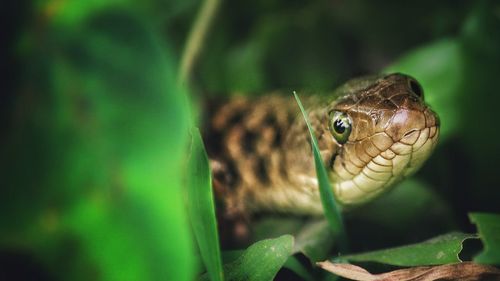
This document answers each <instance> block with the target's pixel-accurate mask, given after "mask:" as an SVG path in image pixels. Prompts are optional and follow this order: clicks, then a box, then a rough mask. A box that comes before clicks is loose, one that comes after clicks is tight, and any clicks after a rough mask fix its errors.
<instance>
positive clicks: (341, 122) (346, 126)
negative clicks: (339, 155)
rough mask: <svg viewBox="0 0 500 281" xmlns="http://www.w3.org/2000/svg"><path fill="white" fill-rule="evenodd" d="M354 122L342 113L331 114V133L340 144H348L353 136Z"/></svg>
mask: <svg viewBox="0 0 500 281" xmlns="http://www.w3.org/2000/svg"><path fill="white" fill-rule="evenodd" d="M351 129H352V121H351V118H350V117H349V116H348V115H347V114H345V113H344V112H340V111H332V112H331V113H330V131H331V133H332V135H333V137H334V138H335V140H337V142H338V143H339V144H344V143H346V142H347V139H348V138H349V135H350V134H351Z"/></svg>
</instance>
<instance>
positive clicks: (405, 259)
mask: <svg viewBox="0 0 500 281" xmlns="http://www.w3.org/2000/svg"><path fill="white" fill-rule="evenodd" d="M475 237H476V236H475V235H473V234H466V233H459V232H454V233H449V234H444V235H441V236H437V237H435V238H432V239H430V240H427V241H424V242H421V243H417V244H411V245H407V246H401V247H396V248H390V249H385V250H378V251H373V252H368V253H361V254H354V255H346V256H342V258H343V259H344V260H349V261H357V262H368V261H370V262H378V263H385V264H392V265H398V266H418V265H436V264H446V263H454V262H460V261H461V260H460V259H459V257H458V254H459V253H460V251H462V247H463V246H462V243H463V241H465V240H466V239H470V238H475Z"/></svg>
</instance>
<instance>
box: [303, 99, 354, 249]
mask: <svg viewBox="0 0 500 281" xmlns="http://www.w3.org/2000/svg"><path fill="white" fill-rule="evenodd" d="M293 95H294V96H295V100H296V101H297V104H298V105H299V107H300V111H301V112H302V115H303V116H304V120H305V122H306V124H307V128H308V129H309V135H310V137H311V144H312V151H313V155H314V164H315V167H316V175H317V177H318V184H319V192H320V196H321V203H322V205H323V210H324V213H325V216H326V219H327V220H328V223H329V224H330V227H331V229H332V231H333V234H334V236H335V237H337V238H338V239H339V242H340V247H341V249H342V250H343V251H344V250H346V248H347V239H346V234H345V228H344V223H343V221H342V216H341V214H340V209H339V207H338V205H337V203H336V201H335V195H334V193H333V189H332V187H331V185H330V180H329V178H328V173H327V172H326V169H325V166H324V165H323V158H322V157H321V154H320V153H319V147H318V141H317V140H316V136H315V135H314V130H313V128H312V127H311V124H310V122H309V118H308V117H307V112H306V111H305V109H304V107H303V106H302V103H301V102H300V99H299V97H298V96H297V93H296V92H293Z"/></svg>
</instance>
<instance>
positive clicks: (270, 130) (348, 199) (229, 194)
mask: <svg viewBox="0 0 500 281" xmlns="http://www.w3.org/2000/svg"><path fill="white" fill-rule="evenodd" d="M299 95H300V96H301V100H302V103H303V104H304V107H305V109H306V111H307V115H308V118H309V120H310V124H311V126H312V128H313V131H314V134H315V136H316V138H317V140H318V147H319V151H320V155H321V157H322V160H323V164H324V166H325V167H326V169H327V172H328V176H329V180H330V182H331V186H332V189H333V193H334V195H335V199H336V201H337V203H338V204H339V205H340V206H342V208H346V209H349V208H353V207H356V206H359V205H362V204H365V203H367V202H369V201H372V200H373V199H375V198H377V197H379V196H380V195H382V194H384V193H386V192H387V191H389V190H391V189H392V188H393V187H394V186H395V185H396V184H397V183H398V182H400V181H401V180H403V179H404V178H407V177H409V176H411V175H412V174H414V173H415V172H416V171H417V170H418V169H419V168H420V167H421V166H422V165H423V163H424V162H425V161H426V159H428V158H429V156H430V155H431V154H432V151H433V150H434V148H435V146H436V144H437V141H438V137H439V127H440V121H439V117H438V115H437V114H436V113H435V112H434V111H433V110H432V109H431V108H430V106H429V105H428V104H426V102H425V100H424V91H423V89H422V86H421V85H420V83H419V82H418V81H417V80H416V79H415V78H413V77H411V76H409V75H405V74H402V73H392V74H380V75H371V76H364V77H360V78H355V79H351V80H349V81H347V82H346V83H345V84H343V85H342V86H340V87H339V88H337V89H336V90H334V91H331V92H329V93H324V94H318V93H309V92H303V93H301V92H299ZM207 111H208V114H207V116H206V117H205V123H207V124H206V126H205V130H204V140H205V143H206V149H207V154H208V156H209V159H210V165H211V169H212V181H213V186H214V187H213V188H214V193H215V197H216V200H217V202H218V203H220V204H222V205H223V207H224V209H225V212H226V213H227V215H228V216H237V215H239V214H240V215H241V214H244V215H249V214H256V213H260V212H278V213H288V214H297V215H319V214H322V213H323V208H322V204H321V198H320V192H319V187H318V180H317V177H316V172H315V166H314V159H313V154H312V151H311V140H310V137H309V133H308V128H307V125H306V122H305V120H304V118H303V116H301V114H300V110H299V107H298V105H297V103H296V101H295V100H294V98H293V96H292V95H286V94H283V93H281V92H272V93H270V94H267V95H263V96H259V97H248V96H245V95H244V94H235V95H233V96H232V97H231V98H229V99H227V100H223V101H217V102H213V103H212V105H211V106H209V108H208V109H207Z"/></svg>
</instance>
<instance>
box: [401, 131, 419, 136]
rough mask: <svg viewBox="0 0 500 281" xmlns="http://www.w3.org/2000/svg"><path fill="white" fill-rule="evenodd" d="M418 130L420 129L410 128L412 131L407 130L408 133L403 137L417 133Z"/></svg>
mask: <svg viewBox="0 0 500 281" xmlns="http://www.w3.org/2000/svg"><path fill="white" fill-rule="evenodd" d="M416 131H418V130H417V129H413V130H410V131H408V132H406V133H405V134H404V135H403V138H405V137H407V136H409V135H411V134H413V133H415V132H416Z"/></svg>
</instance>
